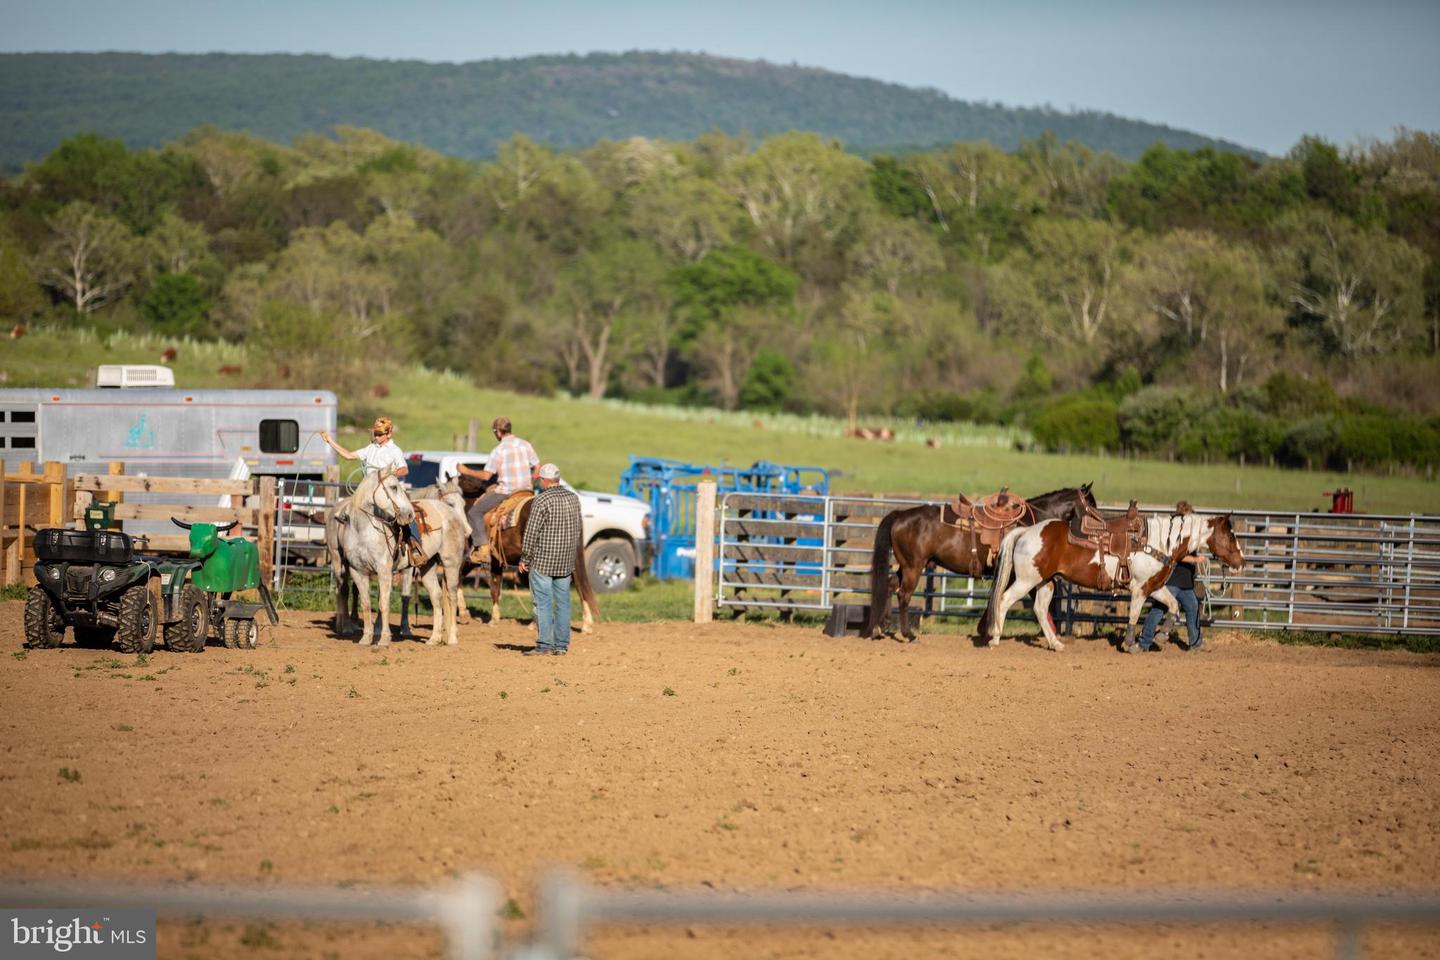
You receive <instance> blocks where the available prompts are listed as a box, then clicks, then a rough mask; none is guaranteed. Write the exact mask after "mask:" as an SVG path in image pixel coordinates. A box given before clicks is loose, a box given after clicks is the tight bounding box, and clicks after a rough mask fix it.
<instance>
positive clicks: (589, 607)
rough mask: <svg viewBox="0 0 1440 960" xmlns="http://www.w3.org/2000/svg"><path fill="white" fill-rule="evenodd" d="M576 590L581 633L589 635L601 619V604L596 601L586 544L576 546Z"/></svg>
mask: <svg viewBox="0 0 1440 960" xmlns="http://www.w3.org/2000/svg"><path fill="white" fill-rule="evenodd" d="M575 589H576V590H578V591H579V592H580V607H581V619H580V632H581V633H589V632H590V629H591V626H592V624H593V623H594V622H595V621H596V620H599V619H600V604H599V603H597V602H596V601H595V588H594V587H593V586H592V585H591V583H590V570H589V568H588V566H587V565H586V563H585V544H584V542H579V543H576V545H575Z"/></svg>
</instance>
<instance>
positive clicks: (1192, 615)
mask: <svg viewBox="0 0 1440 960" xmlns="http://www.w3.org/2000/svg"><path fill="white" fill-rule="evenodd" d="M1166 589H1167V590H1169V591H1170V595H1171V596H1173V597H1174V598H1175V600H1176V602H1177V603H1179V604H1180V609H1181V610H1183V611H1184V612H1185V637H1186V642H1187V643H1189V645H1190V649H1191V650H1195V649H1197V648H1198V647H1199V646H1200V645H1201V644H1202V643H1203V642H1204V641H1203V640H1201V639H1200V599H1199V598H1198V597H1196V596H1195V591H1194V590H1187V589H1185V588H1184V587H1167V588H1166ZM1165 613H1166V610H1165V605H1164V604H1162V603H1160V602H1159V601H1158V600H1151V601H1150V611H1149V612H1148V613H1146V614H1145V626H1144V627H1143V628H1141V630H1140V649H1141V650H1149V649H1150V648H1151V647H1152V646H1154V643H1153V641H1154V639H1155V628H1156V627H1158V626H1159V625H1160V618H1161V617H1163V616H1165Z"/></svg>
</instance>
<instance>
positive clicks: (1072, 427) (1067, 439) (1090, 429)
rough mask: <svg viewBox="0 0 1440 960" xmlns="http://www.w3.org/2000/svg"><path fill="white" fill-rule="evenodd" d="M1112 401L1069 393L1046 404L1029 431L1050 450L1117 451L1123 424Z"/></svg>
mask: <svg viewBox="0 0 1440 960" xmlns="http://www.w3.org/2000/svg"><path fill="white" fill-rule="evenodd" d="M1116 413H1117V408H1116V406H1115V402H1114V401H1113V400H1106V399H1103V398H1099V397H1087V396H1069V397H1062V398H1061V399H1059V400H1056V401H1054V402H1053V403H1050V404H1047V405H1046V406H1045V408H1044V409H1042V410H1041V411H1040V413H1039V414H1038V415H1037V416H1036V417H1035V421H1034V423H1032V424H1031V427H1030V430H1031V432H1032V433H1033V434H1034V435H1035V439H1036V440H1037V441H1038V442H1039V443H1041V444H1043V445H1044V446H1045V447H1046V448H1047V449H1049V450H1114V449H1116V448H1118V447H1119V446H1120V424H1119V421H1118V419H1117V416H1116Z"/></svg>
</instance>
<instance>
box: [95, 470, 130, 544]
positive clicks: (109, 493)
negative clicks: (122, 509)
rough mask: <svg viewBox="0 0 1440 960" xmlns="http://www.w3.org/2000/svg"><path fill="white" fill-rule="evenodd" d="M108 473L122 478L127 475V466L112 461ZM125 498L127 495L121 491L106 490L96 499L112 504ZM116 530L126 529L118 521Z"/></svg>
mask: <svg viewBox="0 0 1440 960" xmlns="http://www.w3.org/2000/svg"><path fill="white" fill-rule="evenodd" d="M106 472H107V473H109V474H110V476H112V477H122V476H124V475H125V464H124V463H122V462H121V461H119V460H111V461H110V468H109V469H108V470H107V471H106ZM124 496H125V495H124V494H123V493H121V492H120V491H119V490H106V491H105V492H103V493H101V494H100V495H99V496H98V497H96V499H97V500H108V501H109V502H111V503H119V502H120V501H121V499H122V498H123V497H124ZM115 529H116V530H122V529H124V526H123V525H122V524H121V523H120V522H119V521H116V523H115Z"/></svg>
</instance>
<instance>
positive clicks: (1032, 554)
mask: <svg viewBox="0 0 1440 960" xmlns="http://www.w3.org/2000/svg"><path fill="white" fill-rule="evenodd" d="M1112 522H1113V523H1117V524H1119V525H1120V526H1119V530H1120V531H1121V532H1122V533H1123V530H1124V523H1125V520H1124V519H1123V518H1121V519H1118V520H1115V521H1112ZM1202 549H1208V550H1209V551H1210V553H1211V554H1212V555H1213V556H1214V557H1215V558H1216V559H1218V560H1220V561H1221V562H1222V563H1224V564H1225V565H1226V566H1232V567H1239V566H1241V565H1242V564H1243V563H1244V562H1245V555H1244V554H1243V553H1242V552H1241V551H1240V544H1239V543H1238V542H1237V541H1236V539H1235V533H1234V531H1233V530H1232V529H1231V527H1230V518H1229V517H1228V516H1225V517H1204V516H1201V515H1199V514H1196V513H1188V512H1187V513H1177V514H1174V515H1173V516H1168V517H1149V518H1147V519H1146V521H1145V540H1144V542H1143V543H1142V544H1141V545H1139V546H1138V547H1135V548H1134V549H1132V550H1130V551H1129V552H1128V554H1127V555H1126V556H1125V557H1123V558H1122V557H1119V556H1116V555H1115V554H1112V553H1108V552H1102V551H1100V550H1097V549H1095V547H1094V546H1080V545H1079V544H1076V543H1073V542H1072V541H1071V540H1070V538H1069V536H1068V534H1067V532H1066V529H1065V523H1064V521H1061V520H1045V521H1043V522H1041V523H1037V524H1035V525H1034V526H1030V527H1020V528H1018V529H1016V530H1012V531H1010V532H1009V533H1007V534H1006V535H1005V539H1004V540H1002V541H1001V542H1000V558H999V561H998V562H997V564H996V570H995V583H994V584H993V585H992V586H991V588H990V603H989V605H988V606H986V608H985V614H984V616H983V617H981V620H980V632H981V634H982V635H987V636H988V639H989V645H990V646H992V647H993V646H996V645H997V644H999V643H1000V631H1001V630H1002V629H1003V628H1004V626H1005V614H1006V612H1007V611H1009V609H1010V608H1011V607H1013V606H1014V605H1015V604H1016V603H1018V602H1019V601H1020V599H1021V598H1022V597H1024V596H1025V595H1026V594H1028V593H1030V591H1032V590H1034V591H1035V619H1037V620H1039V621H1040V630H1041V632H1042V633H1043V634H1044V636H1045V645H1046V646H1047V647H1049V648H1050V649H1051V650H1064V649H1065V645H1064V644H1063V643H1061V642H1060V637H1059V636H1058V635H1057V634H1056V632H1055V624H1054V623H1052V622H1051V620H1050V599H1051V597H1052V596H1054V594H1055V579H1056V578H1057V577H1064V578H1065V579H1066V580H1069V581H1070V582H1071V583H1074V584H1077V585H1079V586H1082V587H1090V588H1092V589H1096V590H1109V589H1113V588H1112V587H1111V585H1112V584H1114V583H1115V581H1116V579H1117V576H1118V574H1119V572H1120V563H1121V561H1122V559H1123V560H1124V562H1125V563H1127V564H1128V565H1129V567H1130V588H1129V589H1130V624H1129V626H1128V627H1127V628H1126V631H1125V638H1126V643H1127V644H1128V643H1131V642H1133V641H1134V638H1135V625H1136V623H1137V621H1138V620H1139V618H1140V608H1141V607H1142V606H1144V604H1145V598H1146V597H1151V596H1153V597H1154V598H1155V599H1157V600H1159V601H1160V602H1161V603H1163V604H1165V606H1166V608H1167V609H1169V611H1170V613H1171V615H1172V616H1178V615H1179V613H1180V604H1179V603H1178V602H1177V601H1176V600H1175V598H1174V596H1172V595H1171V593H1170V591H1169V590H1167V589H1165V581H1166V579H1167V578H1168V577H1169V575H1170V571H1171V570H1172V569H1173V567H1174V565H1175V562H1176V561H1178V560H1179V559H1180V558H1182V557H1184V556H1187V555H1188V554H1192V553H1199V552H1200V551H1201V550H1202Z"/></svg>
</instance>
